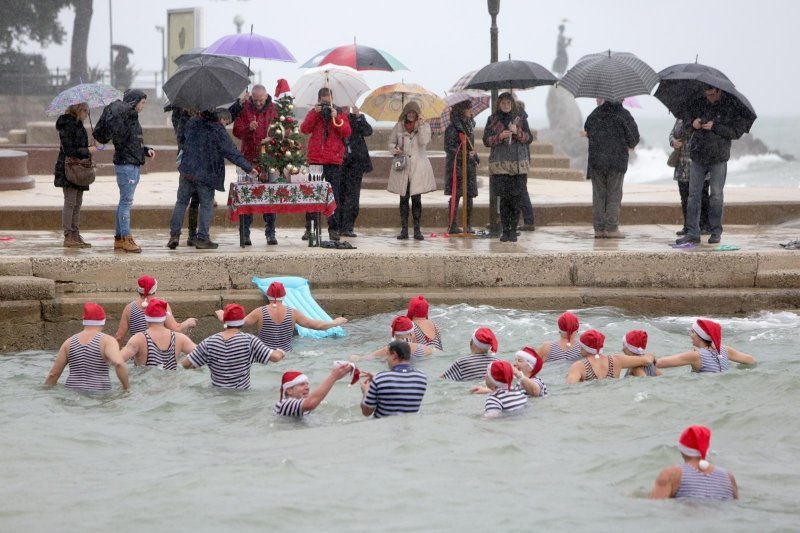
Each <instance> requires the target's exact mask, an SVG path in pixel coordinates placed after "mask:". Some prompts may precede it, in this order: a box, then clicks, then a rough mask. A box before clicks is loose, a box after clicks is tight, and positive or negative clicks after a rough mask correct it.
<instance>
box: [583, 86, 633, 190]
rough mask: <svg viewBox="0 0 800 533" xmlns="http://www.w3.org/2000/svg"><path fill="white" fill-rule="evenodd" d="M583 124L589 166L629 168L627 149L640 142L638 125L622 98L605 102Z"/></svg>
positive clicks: (595, 168)
mask: <svg viewBox="0 0 800 533" xmlns="http://www.w3.org/2000/svg"><path fill="white" fill-rule="evenodd" d="M583 128H584V129H585V130H586V135H587V137H588V138H589V165H588V166H589V168H588V171H587V173H586V179H591V177H592V171H597V172H623V173H624V172H627V170H628V149H630V148H634V147H635V146H636V145H637V144H639V128H638V127H637V126H636V122H635V121H634V120H633V116H632V115H631V114H630V112H629V111H628V110H627V109H625V108H623V107H622V103H620V102H604V103H603V104H602V105H599V106H597V107H596V108H595V109H594V111H592V112H591V113H590V114H589V116H588V117H587V118H586V123H585V124H584V126H583Z"/></svg>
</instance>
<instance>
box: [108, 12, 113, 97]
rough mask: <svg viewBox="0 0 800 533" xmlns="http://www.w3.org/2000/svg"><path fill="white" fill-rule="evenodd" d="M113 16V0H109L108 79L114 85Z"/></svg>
mask: <svg viewBox="0 0 800 533" xmlns="http://www.w3.org/2000/svg"><path fill="white" fill-rule="evenodd" d="M113 26H114V25H113V18H112V17H111V0H108V81H109V85H111V86H112V87H114V86H115V85H114V49H113V48H112V46H113V45H114V29H113Z"/></svg>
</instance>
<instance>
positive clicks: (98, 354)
mask: <svg viewBox="0 0 800 533" xmlns="http://www.w3.org/2000/svg"><path fill="white" fill-rule="evenodd" d="M105 323H106V313H105V311H104V310H103V308H102V307H100V306H99V305H98V304H96V303H94V302H86V303H85V304H83V331H81V332H79V333H76V334H75V335H72V336H71V337H70V338H68V339H67V340H65V341H64V343H63V344H62V345H61V348H59V350H58V353H57V354H56V359H55V362H54V363H53V367H52V368H51V369H50V372H48V374H47V378H45V381H44V384H45V386H47V387H52V386H53V385H55V384H56V383H58V378H60V377H61V374H62V373H63V372H64V368H66V367H67V366H69V375H68V376H67V382H66V383H65V385H64V386H65V387H67V388H70V389H78V390H84V391H105V390H110V389H111V381H110V380H109V378H108V367H109V365H111V366H113V367H114V372H116V374H117V379H118V380H119V382H120V384H121V385H122V388H123V389H124V390H128V367H127V366H126V365H125V361H124V360H123V359H122V356H121V355H120V353H119V344H117V342H116V340H114V337H112V336H111V335H107V334H105V333H103V327H104V326H105Z"/></svg>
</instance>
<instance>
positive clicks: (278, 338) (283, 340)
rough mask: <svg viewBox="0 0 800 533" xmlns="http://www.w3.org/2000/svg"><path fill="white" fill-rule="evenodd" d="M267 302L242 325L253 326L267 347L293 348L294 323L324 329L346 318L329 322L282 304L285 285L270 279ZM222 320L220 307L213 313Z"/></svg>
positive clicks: (249, 315) (254, 310)
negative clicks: (310, 316)
mask: <svg viewBox="0 0 800 533" xmlns="http://www.w3.org/2000/svg"><path fill="white" fill-rule="evenodd" d="M266 295H267V304H266V305H262V306H261V307H256V308H255V309H253V310H252V311H250V313H249V314H248V315H247V316H246V317H245V319H244V325H245V326H256V328H257V329H258V338H259V339H261V342H263V343H264V344H266V345H267V346H269V347H270V348H280V349H281V350H283V351H284V352H291V351H292V350H294V345H293V342H292V339H293V338H294V330H295V328H296V327H297V326H302V327H304V328H307V329H314V330H317V331H325V330H328V329H331V328H334V327H336V326H342V325H344V324H346V323H347V319H346V318H344V317H342V316H340V317H337V318H334V319H333V320H331V321H327V320H319V319H316V318H309V317H307V316H306V315H304V314H303V313H302V312H301V311H300V310H299V309H294V308H292V307H289V306H287V305H286V304H284V303H283V300H284V299H285V298H286V288H285V287H284V286H283V283H281V282H280V281H273V282H272V283H270V285H269V287H267V294H266ZM216 313H217V317H218V318H219V319H220V320H222V310H219V311H217V312H216Z"/></svg>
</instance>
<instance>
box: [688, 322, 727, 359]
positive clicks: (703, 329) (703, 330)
mask: <svg viewBox="0 0 800 533" xmlns="http://www.w3.org/2000/svg"><path fill="white" fill-rule="evenodd" d="M692 330H693V331H694V332H695V333H697V336H698V337H700V338H701V339H703V340H704V341H706V342H710V343H711V344H713V345H714V348H716V350H717V353H719V352H720V351H721V350H722V326H720V325H719V323H718V322H714V321H713V320H709V319H707V318H698V319H697V320H695V322H694V324H692Z"/></svg>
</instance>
